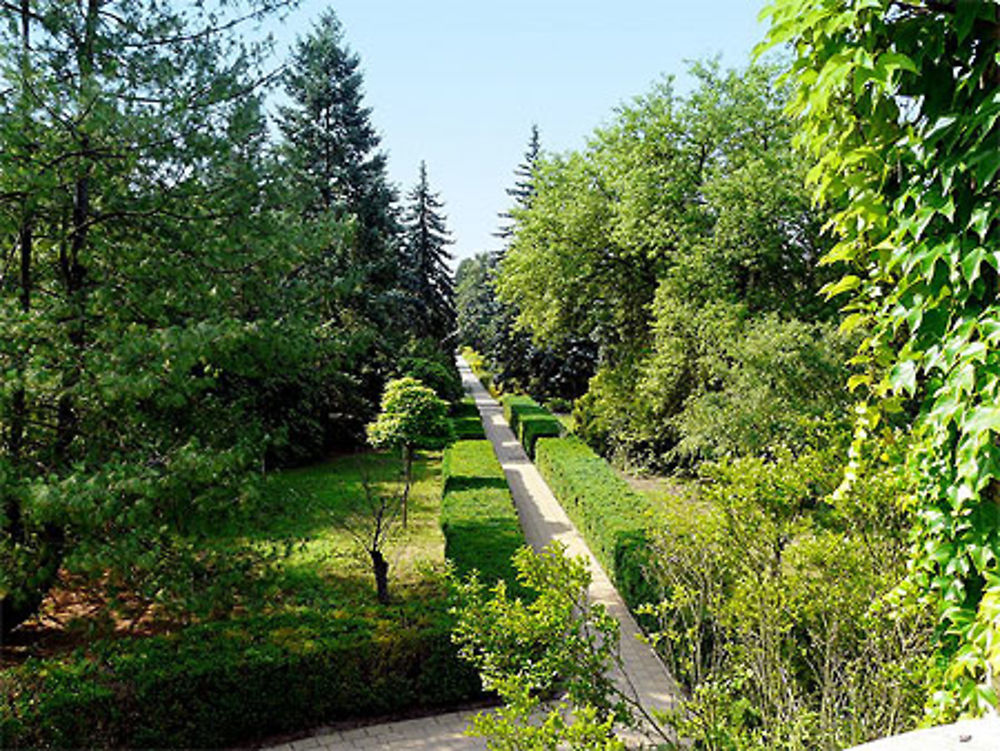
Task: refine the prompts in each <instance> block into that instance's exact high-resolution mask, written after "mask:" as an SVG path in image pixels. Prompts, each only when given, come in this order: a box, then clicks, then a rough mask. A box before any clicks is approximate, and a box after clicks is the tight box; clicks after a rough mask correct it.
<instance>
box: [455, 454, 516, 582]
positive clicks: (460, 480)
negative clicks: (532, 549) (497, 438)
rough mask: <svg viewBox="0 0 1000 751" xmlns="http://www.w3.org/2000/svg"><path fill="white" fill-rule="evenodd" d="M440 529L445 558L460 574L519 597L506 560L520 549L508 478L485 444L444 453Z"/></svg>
mask: <svg viewBox="0 0 1000 751" xmlns="http://www.w3.org/2000/svg"><path fill="white" fill-rule="evenodd" d="M442 472H443V475H444V495H443V498H442V501H441V528H442V530H443V531H444V536H445V556H446V557H447V558H448V559H449V560H451V561H452V562H453V563H454V564H455V568H456V570H457V571H458V573H459V575H462V576H464V575H465V574H467V573H469V572H471V571H473V570H475V571H478V572H479V578H480V580H482V581H484V582H488V583H491V584H492V583H495V582H496V581H498V580H500V581H503V582H506V584H507V586H508V587H509V588H510V590H511V591H512V592H516V593H518V594H523V590H522V589H521V588H520V587H519V586H518V584H517V578H516V576H515V574H514V569H513V567H512V565H511V556H513V555H514V552H515V551H516V550H517V549H518V548H520V547H521V546H523V545H524V535H523V533H522V532H521V524H520V521H519V520H518V516H517V509H515V508H514V500H513V499H512V498H511V495H510V488H509V487H508V485H507V478H506V477H505V476H504V473H503V469H502V468H501V467H500V462H498V461H497V458H496V455H495V454H494V453H493V445H492V444H491V443H490V442H489V441H485V440H471V441H457V442H456V443H454V444H452V445H451V446H449V447H448V448H447V449H446V450H445V454H444V464H443V468H442Z"/></svg>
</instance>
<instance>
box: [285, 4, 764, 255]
mask: <svg viewBox="0 0 1000 751" xmlns="http://www.w3.org/2000/svg"><path fill="white" fill-rule="evenodd" d="M331 6H332V7H333V8H334V10H335V11H336V12H337V15H338V16H339V17H340V20H341V22H342V23H343V26H344V32H345V39H346V41H347V43H348V45H349V46H350V47H351V48H352V49H353V50H354V51H355V52H357V53H358V54H359V55H360V56H361V65H362V69H363V71H364V77H365V101H366V104H367V105H368V106H370V107H371V108H372V110H373V112H372V120H373V122H374V125H375V127H376V128H377V129H378V131H379V132H380V133H381V135H382V139H383V141H382V143H383V146H384V148H385V150H386V151H387V152H388V154H389V172H390V177H391V179H392V180H393V181H394V182H396V183H398V184H399V185H400V187H401V188H402V190H403V191H404V192H405V191H406V190H408V189H409V188H410V187H411V186H412V185H413V183H414V182H415V181H416V178H417V169H418V165H419V163H420V160H421V159H424V160H426V161H427V168H428V174H429V178H430V181H431V185H432V187H433V188H434V189H435V190H437V191H439V192H440V194H441V197H442V199H443V200H444V201H445V205H446V212H447V215H448V226H449V228H450V229H451V231H452V234H453V236H454V238H455V241H456V243H455V245H454V247H453V252H454V253H455V255H456V256H457V257H458V258H463V257H466V256H469V255H472V254H473V253H476V252H479V251H482V250H492V249H495V248H496V247H497V241H496V239H495V238H493V237H492V236H491V233H492V232H494V231H495V230H496V227H497V213H498V212H500V211H503V210H505V209H506V208H508V199H507V195H506V193H505V192H504V190H505V189H506V188H507V187H509V186H510V184H511V182H512V179H513V170H514V168H515V167H516V166H517V164H518V163H519V162H520V161H521V159H522V156H523V154H524V150H525V147H526V145H527V142H528V137H529V134H530V129H531V124H532V123H537V124H538V126H539V129H540V131H541V140H542V146H543V148H544V149H546V150H548V151H566V150H568V149H576V148H580V147H582V146H583V145H584V143H585V140H586V138H587V136H588V135H589V134H590V133H591V131H593V129H594V128H595V127H596V126H598V125H600V124H601V123H602V122H604V121H607V120H608V119H609V117H610V116H611V114H612V111H613V109H614V107H615V106H616V105H617V104H619V103H621V102H624V101H627V100H628V99H631V98H632V97H633V96H635V95H638V94H641V93H643V92H645V91H646V90H647V89H648V88H649V87H650V86H651V84H652V83H653V82H654V81H656V80H657V79H658V78H659V77H660V76H661V75H664V74H674V75H676V76H677V77H678V81H679V84H680V86H681V89H682V90H683V85H684V80H685V75H684V73H685V70H686V68H687V65H686V63H685V61H686V60H693V59H701V58H706V57H710V56H714V55H721V57H722V61H723V64H724V65H725V66H727V67H737V66H742V65H744V64H745V63H746V62H747V61H748V60H749V56H750V51H751V50H752V48H753V46H754V45H755V44H756V43H757V42H758V41H759V40H760V38H761V37H762V36H763V33H764V28H763V26H761V25H760V24H759V23H758V22H757V15H758V13H759V12H760V9H761V7H763V0H700V2H699V1H698V0H659V1H658V2H657V1H655V0H613V1H612V0H608V1H606V2H595V1H593V0H574V1H572V2H571V1H570V0H534V2H532V1H531V0H492V1H486V0H340V2H335V3H329V2H322V1H321V0H304V1H303V3H302V5H301V6H300V7H299V8H298V9H297V10H296V11H295V12H294V13H292V14H291V15H290V16H288V18H287V19H286V20H285V22H284V23H283V24H281V25H280V26H279V25H272V26H271V27H270V28H269V30H270V31H272V32H273V34H274V36H275V39H276V41H277V54H278V55H279V56H280V57H281V58H284V57H285V56H286V54H287V49H288V48H289V46H290V45H291V44H292V42H293V41H294V39H295V37H296V36H297V35H299V34H302V33H304V32H306V31H307V30H308V29H309V27H310V24H311V23H312V21H313V20H315V19H316V18H318V17H319V15H320V14H321V13H322V11H323V10H324V9H325V8H327V7H331Z"/></svg>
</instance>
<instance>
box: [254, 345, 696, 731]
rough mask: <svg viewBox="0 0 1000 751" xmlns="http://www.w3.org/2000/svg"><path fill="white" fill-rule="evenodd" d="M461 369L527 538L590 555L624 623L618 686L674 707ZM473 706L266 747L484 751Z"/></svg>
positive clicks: (666, 682) (566, 528)
mask: <svg viewBox="0 0 1000 751" xmlns="http://www.w3.org/2000/svg"><path fill="white" fill-rule="evenodd" d="M459 370H460V371H461V373H462V382H463V385H464V386H465V389H466V391H468V392H469V393H470V394H471V395H472V397H473V398H474V399H475V401H476V407H477V408H478V409H479V413H480V415H481V416H482V419H483V426H484V428H485V430H486V437H487V438H488V439H489V440H490V441H492V442H493V449H494V451H495V452H496V455H497V459H499V461H500V465H501V466H502V467H503V470H504V474H505V475H506V477H507V482H508V483H509V485H510V489H511V495H512V496H513V498H514V503H515V505H516V506H517V512H518V516H519V517H520V520H521V527H522V529H523V530H524V536H525V539H526V540H527V541H528V544H529V545H531V546H532V547H533V548H534V549H535V550H541V549H542V548H543V547H545V546H546V545H547V544H549V543H550V542H551V541H553V540H558V541H560V542H561V543H562V544H563V545H565V546H566V549H567V552H568V553H569V554H570V555H572V556H577V557H583V558H584V559H586V560H587V561H588V562H589V567H590V573H591V578H592V581H591V586H590V591H589V595H590V598H591V600H592V601H593V602H596V603H601V604H603V605H604V606H605V607H606V608H607V609H608V612H609V613H611V614H612V615H614V616H615V618H617V619H618V622H619V624H620V629H621V645H620V647H619V651H620V655H621V659H622V663H623V665H624V668H625V672H624V674H623V673H621V672H620V671H616V674H615V679H616V681H617V682H618V685H619V687H620V688H621V689H622V690H623V691H625V692H626V693H628V694H629V695H631V696H632V697H633V698H635V699H636V700H637V701H638V702H639V703H640V704H641V705H642V706H643V707H644V708H645V709H646V710H647V711H649V710H660V711H666V710H669V709H673V708H674V707H675V705H676V702H677V700H678V697H679V696H680V691H679V689H678V688H677V684H676V683H675V682H674V679H673V677H672V676H671V675H670V673H669V672H668V671H667V669H666V667H665V666H664V665H663V663H662V662H661V660H660V658H659V657H658V656H657V654H656V652H655V651H654V650H653V649H652V648H651V647H650V646H649V645H647V644H645V643H644V642H642V641H640V640H639V638H638V636H639V634H640V633H641V632H640V631H639V627H638V625H636V622H635V620H634V619H633V618H632V616H631V614H630V613H629V612H628V608H627V607H626V606H625V603H624V602H623V601H622V599H621V596H620V595H619V594H618V591H617V590H616V589H615V587H614V585H613V584H612V583H611V580H610V579H609V578H608V576H607V574H606V573H605V572H604V570H603V569H602V568H601V565H600V564H599V563H598V562H597V559H596V558H595V557H594V555H593V554H592V553H591V552H590V549H589V548H588V547H587V545H586V543H585V542H584V540H583V537H582V536H581V535H580V533H579V532H578V531H577V530H576V528H575V527H574V526H573V523H572V522H571V521H570V519H569V517H568V516H567V515H566V512H565V511H563V509H562V506H560V505H559V502H558V501H557V500H556V498H555V496H554V495H553V494H552V491H551V490H549V487H548V485H547V484H546V483H545V481H544V480H543V479H542V476H541V475H540V474H539V472H538V470H537V469H536V468H535V465H534V464H533V463H532V461H531V460H530V459H529V458H528V456H527V454H526V453H525V452H524V449H523V448H522V447H521V444H520V442H518V440H517V438H516V437H515V435H514V433H513V431H511V429H510V426H508V425H507V421H506V420H505V419H504V416H503V410H502V409H501V407H500V405H499V404H498V403H497V402H496V400H495V399H493V397H491V396H490V394H489V392H487V391H486V389H485V388H483V385H482V384H481V383H480V382H479V379H478V378H476V377H475V376H474V375H473V374H472V371H471V370H470V369H469V367H468V365H467V364H466V363H465V361H464V360H460V361H459ZM475 714H477V712H475V711H462V712H451V713H448V714H443V715H435V716H433V717H424V718H420V719H414V720H403V721H401V722H391V723H385V724H381V725H371V726H368V727H361V728H356V729H353V730H340V731H330V732H326V733H322V732H321V733H318V734H316V735H313V736H311V737H309V738H303V739H301V740H295V741H291V742H289V743H286V744H284V745H281V746H275V747H272V748H271V749H269V751H314V750H315V751H375V750H376V749H379V750H384V751H404V750H412V751H434V750H437V751H481V750H482V749H486V742H485V741H484V740H483V739H481V738H471V737H469V736H467V735H465V729H466V727H468V724H469V721H470V719H471V717H472V716H473V715H475ZM622 737H623V738H624V739H625V740H626V742H628V743H629V745H630V747H632V746H644V745H649V743H650V731H649V729H648V728H647V729H646V730H645V731H644V732H630V733H624V734H623V736H622Z"/></svg>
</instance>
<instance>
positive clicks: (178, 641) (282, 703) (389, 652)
mask: <svg viewBox="0 0 1000 751" xmlns="http://www.w3.org/2000/svg"><path fill="white" fill-rule="evenodd" d="M438 464H439V462H438V461H437V460H436V459H435V458H434V457H424V458H422V459H421V460H420V461H418V462H417V463H416V465H415V473H414V475H415V484H414V489H413V497H412V499H411V501H412V503H411V508H412V515H411V523H410V526H409V528H408V530H407V531H406V532H405V533H402V534H398V535H397V536H396V537H395V538H394V540H392V541H390V544H392V543H395V548H394V550H393V554H392V555H390V556H389V557H390V559H391V560H392V562H393V571H394V573H393V583H394V584H393V586H394V592H395V596H394V600H393V603H392V604H391V605H389V606H381V605H377V604H375V603H374V598H373V597H372V595H371V584H370V581H369V580H370V576H371V573H370V567H371V564H370V562H369V561H368V560H367V556H366V555H364V554H363V552H362V551H361V550H360V548H359V547H358V546H356V543H355V541H354V540H353V539H352V538H351V536H350V535H349V534H348V532H347V531H346V529H345V527H346V526H347V525H346V523H345V522H347V521H348V520H349V519H350V517H351V516H352V514H353V511H354V510H355V509H356V507H357V504H358V502H359V497H362V496H363V493H364V484H365V483H366V482H369V483H371V484H372V485H373V486H374V487H376V488H380V487H383V486H385V487H388V488H395V487H396V486H397V483H398V475H399V468H400V461H399V459H398V458H389V457H385V456H384V455H380V454H376V453H372V452H369V453H366V454H357V455H347V456H341V457H338V458H336V459H334V460H332V461H328V462H324V463H322V464H317V465H314V466H310V467H303V468H299V469H294V470H286V471H282V472H275V473H273V474H271V476H270V477H269V478H268V481H267V483H266V485H265V486H264V492H263V498H262V499H261V501H260V504H259V506H258V513H257V514H256V515H255V516H254V517H253V518H252V519H251V520H248V519H247V518H240V519H239V520H238V522H239V523H232V524H225V525H222V524H221V523H220V524H219V527H217V529H216V537H215V538H214V539H213V541H212V549H214V550H217V551H220V552H222V551H225V550H227V549H228V548H229V547H230V546H232V545H236V546H237V547H239V546H240V545H242V544H243V543H244V542H245V541H247V540H249V541H250V543H251V544H252V545H254V546H259V547H262V548H272V547H277V548H282V549H286V550H287V554H284V555H281V556H278V557H275V558H273V559H271V560H270V561H269V562H268V565H267V566H265V567H255V568H252V569H249V570H247V571H246V572H245V575H246V576H247V577H249V578H250V579H251V580H252V581H244V582H233V581H228V580H226V581H224V584H225V585H227V586H234V585H235V586H238V591H239V595H240V598H241V599H240V602H241V605H242V610H243V611H245V612H244V614H243V615H241V616H239V617H237V618H218V617H216V618H215V619H205V620H204V621H203V622H201V623H197V624H196V625H191V624H187V625H181V624H179V623H178V624H172V625H171V626H170V631H171V632H172V633H168V634H162V635H158V636H154V637H140V636H136V637H133V638H128V637H124V636H121V635H119V636H117V637H116V638H114V639H106V640H105V639H97V638H95V639H92V640H90V641H89V642H88V643H87V645H86V647H85V648H84V649H80V650H79V651H77V652H74V653H64V654H62V655H53V656H52V657H47V658H45V659H32V660H29V661H28V662H26V663H25V664H23V665H20V666H17V667H7V668H5V669H4V670H3V671H2V672H0V685H3V686H4V692H5V696H6V697H8V698H9V701H7V702H5V703H4V705H3V706H0V737H3V739H4V743H5V746H4V747H5V748H6V747H8V746H10V747H11V748H18V747H61V748H66V747H69V748H109V747H132V748H150V747H153V748H190V747H201V748H204V747H233V746H247V745H251V744H253V743H255V742H259V741H260V740H261V739H263V738H264V737H265V736H267V735H269V734H275V733H287V732H294V731H300V730H302V729H304V728H308V727H315V726H319V725H323V724H326V723H329V722H334V721H338V720H346V721H350V720H353V719H357V718H360V717H365V716H371V717H377V716H380V715H383V714H386V713H397V712H399V713H406V712H408V711H412V710H417V709H435V708H437V707H447V706H453V705H454V704H456V703H462V702H466V701H470V700H477V699H479V698H481V696H482V692H481V687H480V684H479V681H478V680H477V678H476V676H475V673H474V671H472V670H470V669H468V668H467V667H466V666H465V665H463V664H462V663H461V661H460V660H459V659H458V657H457V649H455V647H454V646H452V645H450V644H449V639H448V633H449V629H450V626H451V624H452V619H451V618H450V617H449V616H448V615H447V612H446V611H447V600H446V597H445V591H444V587H443V582H442V580H441V577H440V575H439V573H435V572H440V571H441V570H442V569H443V568H444V566H443V560H442V556H441V551H442V548H443V539H442V535H441V530H440V525H439V515H440V498H441V482H440V475H439V472H438ZM220 521H221V520H220ZM251 521H252V523H250V522H251ZM276 687H280V689H281V690H276Z"/></svg>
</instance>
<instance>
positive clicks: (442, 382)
mask: <svg viewBox="0 0 1000 751" xmlns="http://www.w3.org/2000/svg"><path fill="white" fill-rule="evenodd" d="M396 377H397V378H404V377H410V378H416V379H417V380H418V381H420V382H421V383H422V384H424V385H425V386H429V387H430V388H432V389H433V390H434V393H435V394H437V395H438V396H439V397H440V398H441V399H444V400H445V401H447V402H452V403H455V402H459V401H461V399H462V397H463V396H464V395H465V390H464V389H463V388H462V379H461V377H459V375H458V370H457V369H456V368H455V366H454V364H452V365H451V367H448V366H447V365H444V364H442V363H440V362H437V361H436V360H430V359H427V358H424V357H404V358H403V359H402V360H400V361H399V362H398V363H397V365H396Z"/></svg>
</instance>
